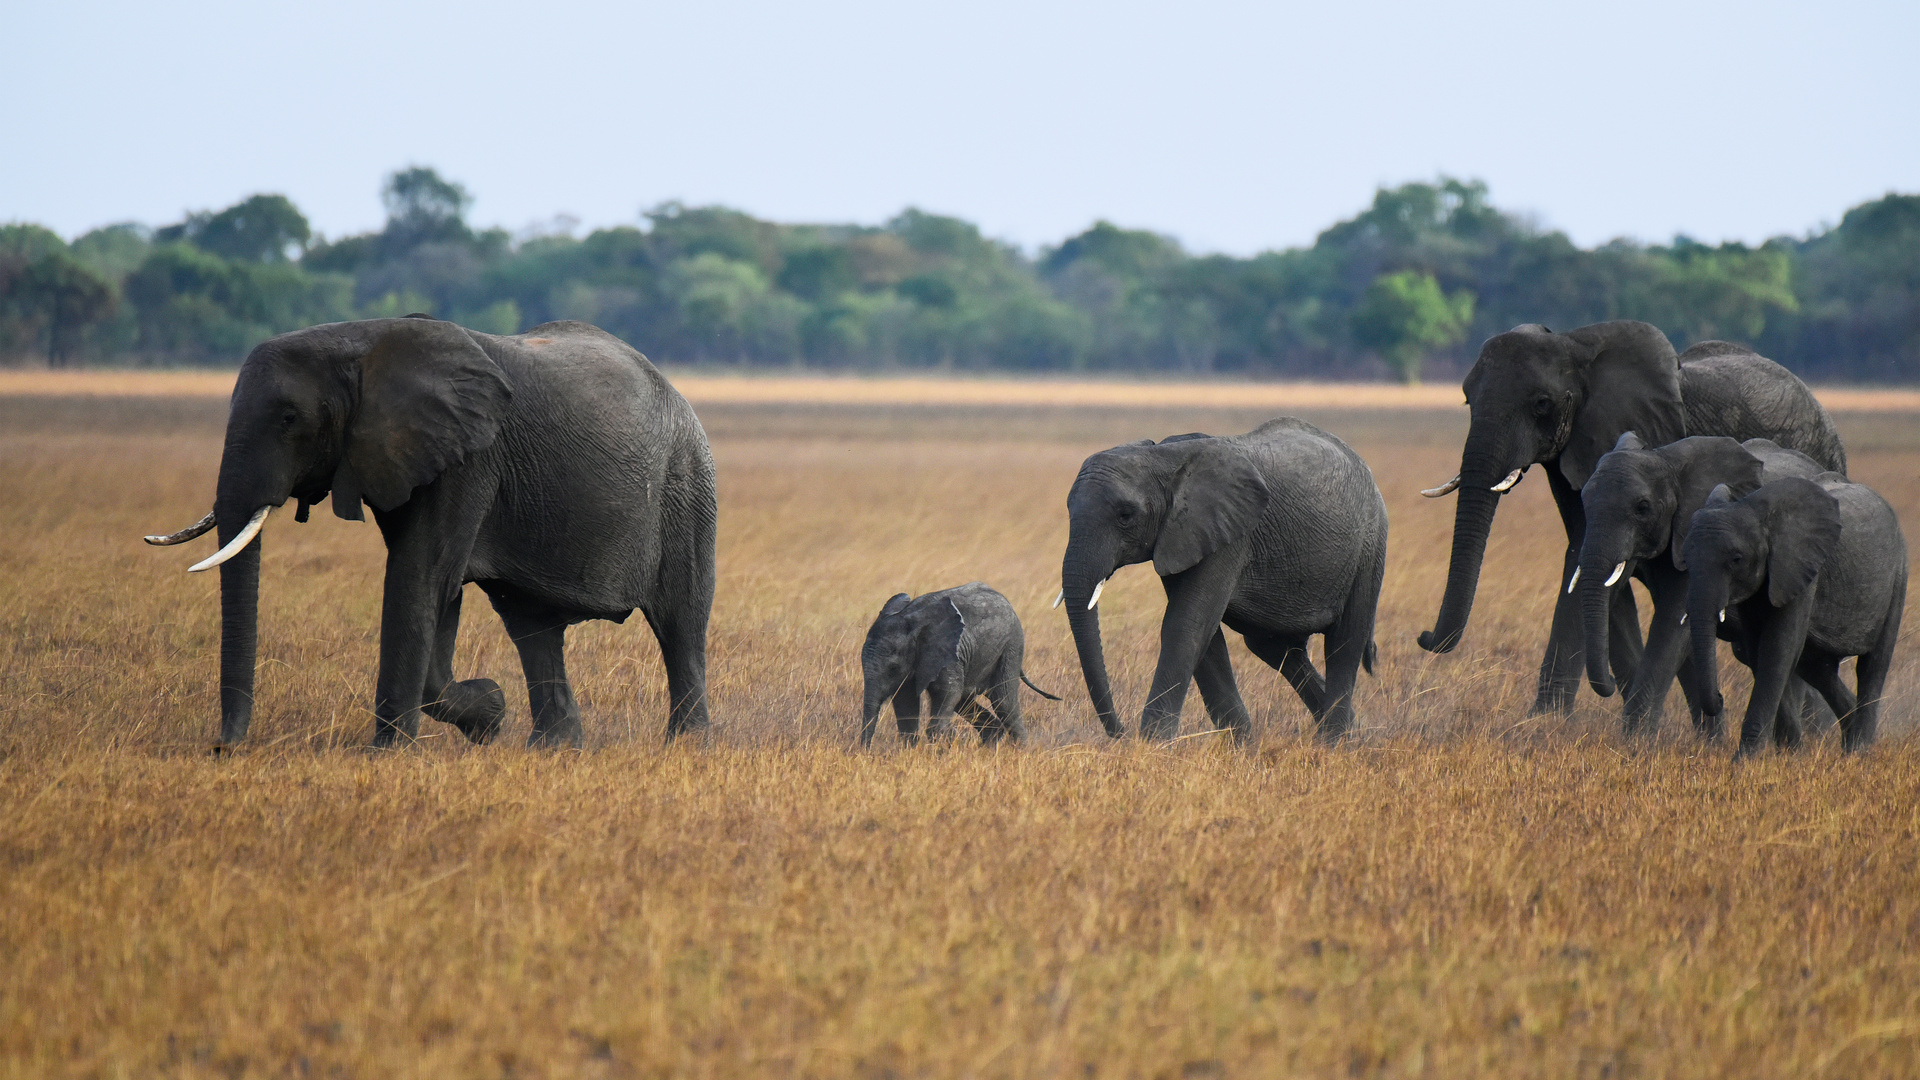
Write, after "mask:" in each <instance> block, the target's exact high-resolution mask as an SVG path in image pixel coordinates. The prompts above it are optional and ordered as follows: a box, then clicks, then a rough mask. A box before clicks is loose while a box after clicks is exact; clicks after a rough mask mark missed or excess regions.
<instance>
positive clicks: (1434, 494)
mask: <svg viewBox="0 0 1920 1080" xmlns="http://www.w3.org/2000/svg"><path fill="white" fill-rule="evenodd" d="M1459 486H1460V475H1459V474H1458V473H1455V474H1454V477H1453V479H1451V480H1449V481H1447V482H1446V483H1444V484H1441V485H1440V486H1439V487H1431V488H1423V489H1422V490H1421V492H1420V494H1422V495H1425V496H1426V497H1427V498H1429V499H1437V498H1439V497H1440V496H1442V495H1445V494H1447V493H1448V492H1450V491H1452V490H1453V489H1454V488H1457V487H1459Z"/></svg>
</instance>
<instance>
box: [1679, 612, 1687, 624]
mask: <svg viewBox="0 0 1920 1080" xmlns="http://www.w3.org/2000/svg"><path fill="white" fill-rule="evenodd" d="M1680 625H1681V626H1685V625H1687V613H1686V612H1684V611H1683V612H1681V613H1680Z"/></svg>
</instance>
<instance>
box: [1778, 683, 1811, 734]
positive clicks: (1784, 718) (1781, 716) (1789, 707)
mask: <svg viewBox="0 0 1920 1080" xmlns="http://www.w3.org/2000/svg"><path fill="white" fill-rule="evenodd" d="M1806 688H1807V684H1806V683H1805V682H1803V681H1802V680H1801V679H1800V677H1799V676H1797V675H1792V674H1789V675H1788V676H1787V680H1786V686H1785V687H1784V688H1783V689H1782V690H1781V691H1780V708H1779V710H1778V711H1776V712H1775V713H1774V716H1773V745H1775V746H1777V747H1779V748H1780V749H1782V750H1798V749H1799V748H1800V715H1801V712H1802V711H1803V710H1804V709H1805V708H1806V702H1805V700H1804V699H1803V697H1802V695H1803V694H1804V693H1805V691H1806Z"/></svg>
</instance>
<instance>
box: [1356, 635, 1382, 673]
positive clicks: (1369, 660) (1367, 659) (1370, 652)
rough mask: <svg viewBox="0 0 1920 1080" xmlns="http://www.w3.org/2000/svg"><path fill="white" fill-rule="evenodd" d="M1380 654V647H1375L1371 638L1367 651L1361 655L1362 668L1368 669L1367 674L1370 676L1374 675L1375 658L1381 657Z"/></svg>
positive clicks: (1368, 641)
mask: <svg viewBox="0 0 1920 1080" xmlns="http://www.w3.org/2000/svg"><path fill="white" fill-rule="evenodd" d="M1379 652H1380V649H1379V647H1378V646H1376V645H1374V643H1373V640H1372V639H1371V638H1369V639H1368V640H1367V651H1366V652H1363V653H1361V654H1360V666H1361V667H1364V668H1366V669H1367V674H1369V675H1372V674H1373V661H1374V658H1375V657H1376V656H1378V655H1379Z"/></svg>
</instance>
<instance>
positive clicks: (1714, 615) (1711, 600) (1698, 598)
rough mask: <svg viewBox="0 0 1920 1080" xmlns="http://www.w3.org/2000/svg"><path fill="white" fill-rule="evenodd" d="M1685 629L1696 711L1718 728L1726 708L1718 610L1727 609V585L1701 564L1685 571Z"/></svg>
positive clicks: (1714, 728) (1712, 727)
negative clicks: (1696, 697)
mask: <svg viewBox="0 0 1920 1080" xmlns="http://www.w3.org/2000/svg"><path fill="white" fill-rule="evenodd" d="M1687 578H1688V580H1687V629H1688V631H1689V632H1690V633H1691V636H1692V639H1693V671H1694V679H1695V681H1696V682H1698V683H1699V685H1700V712H1701V717H1702V719H1703V721H1704V722H1705V723H1706V725H1707V727H1708V728H1710V729H1712V730H1718V728H1719V724H1718V720H1719V717H1720V715H1721V713H1723V712H1725V710H1726V702H1725V700H1724V699H1722V698H1721V696H1720V652H1719V648H1718V645H1717V642H1718V638H1719V633H1720V614H1721V612H1724V611H1725V610H1726V609H1727V592H1728V590H1727V586H1726V583H1725V582H1721V581H1715V580H1713V575H1712V574H1711V573H1710V572H1708V571H1706V570H1705V569H1704V568H1701V567H1695V568H1694V569H1693V572H1691V573H1689V574H1688V575H1687Z"/></svg>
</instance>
